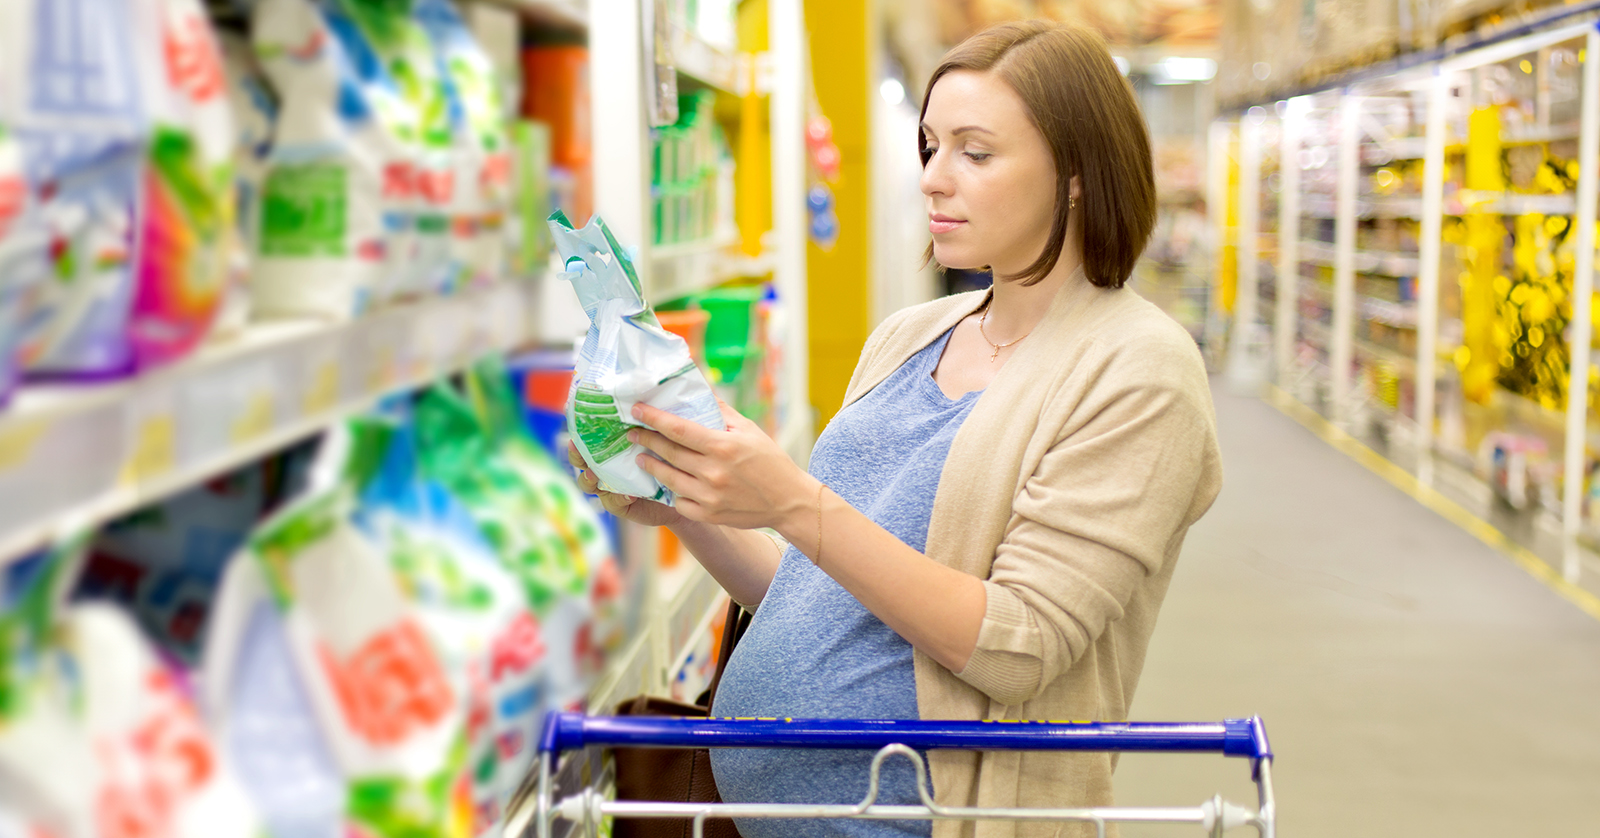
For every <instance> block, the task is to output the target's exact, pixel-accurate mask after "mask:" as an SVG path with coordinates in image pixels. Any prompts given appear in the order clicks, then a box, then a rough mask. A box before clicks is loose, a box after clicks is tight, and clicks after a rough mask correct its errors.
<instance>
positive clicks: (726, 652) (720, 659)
mask: <svg viewBox="0 0 1600 838" xmlns="http://www.w3.org/2000/svg"><path fill="white" fill-rule="evenodd" d="M752 617H753V615H752V614H751V613H750V612H749V611H746V610H744V606H742V605H740V604H739V603H737V602H734V600H733V597H729V598H728V614H727V616H726V617H724V618H723V623H722V648H721V649H719V650H718V651H717V671H716V672H715V673H714V674H713V675H712V676H711V686H710V687H708V688H706V700H705V702H704V703H705V706H706V709H708V710H709V709H710V708H711V701H712V699H715V698H716V697H717V685H718V684H721V683H722V673H723V671H725V670H726V669H727V668H728V659H729V658H731V657H733V647H735V646H737V645H739V638H741V637H744V633H745V631H746V630H747V629H749V628H750V620H751V618H752Z"/></svg>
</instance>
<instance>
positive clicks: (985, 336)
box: [978, 306, 1033, 364]
mask: <svg viewBox="0 0 1600 838" xmlns="http://www.w3.org/2000/svg"><path fill="white" fill-rule="evenodd" d="M988 319H989V307H988V306H984V307H983V316H982V317H980V318H978V334H980V335H982V336H983V342H984V343H987V344H989V345H990V346H992V347H994V354H993V355H990V356H989V363H991V364H992V363H994V362H995V361H996V360H998V359H999V358H1000V350H1002V349H1005V348H1006V347H1008V346H1014V345H1016V344H1017V343H1019V342H1020V341H1021V340H1022V339H1023V338H1026V337H1027V336H1028V335H1031V334H1033V330H1032V329H1029V330H1028V334H1027V335H1023V336H1022V337H1020V338H1017V339H1016V340H1014V341H1011V342H1010V343H995V342H994V341H992V340H989V335H988V333H987V332H985V331H984V330H983V324H984V321H986V320H988Z"/></svg>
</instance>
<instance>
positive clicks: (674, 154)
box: [650, 91, 733, 245]
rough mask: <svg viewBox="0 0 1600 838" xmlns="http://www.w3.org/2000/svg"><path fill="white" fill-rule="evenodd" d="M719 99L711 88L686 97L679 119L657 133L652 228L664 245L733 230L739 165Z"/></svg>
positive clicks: (653, 134)
mask: <svg viewBox="0 0 1600 838" xmlns="http://www.w3.org/2000/svg"><path fill="white" fill-rule="evenodd" d="M714 101H715V94H713V93H711V92H709V91H697V92H695V93H690V94H687V95H684V96H681V97H679V102H680V104H679V109H678V111H679V114H680V116H679V118H678V122H677V123H676V124H673V125H668V126H666V127H664V128H657V129H654V130H653V131H651V165H650V203H651V231H652V235H653V238H654V242H655V243H656V244H658V245H659V244H677V243H680V242H697V241H705V240H707V239H711V238H714V237H718V236H719V235H721V234H723V233H731V232H732V224H733V207H732V203H733V201H732V185H733V164H732V160H731V157H730V152H729V150H728V141H727V138H726V137H725V136H724V134H723V132H722V128H721V126H719V125H717V121H716V118H715V116H714V114H713V108H712V106H713V103H714Z"/></svg>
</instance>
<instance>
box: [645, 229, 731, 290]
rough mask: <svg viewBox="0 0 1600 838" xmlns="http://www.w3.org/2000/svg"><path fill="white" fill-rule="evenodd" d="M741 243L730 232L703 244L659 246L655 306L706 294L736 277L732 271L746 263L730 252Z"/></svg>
mask: <svg viewBox="0 0 1600 838" xmlns="http://www.w3.org/2000/svg"><path fill="white" fill-rule="evenodd" d="M738 242H739V237H738V234H737V233H734V232H730V233H726V234H724V235H720V236H717V237H715V238H710V239H705V240H703V241H694V242H680V243H676V244H663V245H657V246H655V247H652V248H651V249H650V263H651V268H652V270H651V279H650V282H651V285H652V288H651V293H650V301H651V302H652V303H655V304H660V303H663V302H666V301H667V300H671V299H674V298H676V297H682V296H683V295H685V294H693V293H694V292H696V291H704V290H705V289H707V288H710V287H711V286H713V285H716V284H717V283H719V282H722V281H723V280H725V279H727V278H729V277H730V276H734V275H736V274H735V273H732V272H730V267H731V266H734V265H739V264H742V263H743V259H742V257H736V256H734V255H733V254H730V253H729V252H728V251H729V250H730V249H731V248H732V247H733V246H734V245H736V244H738Z"/></svg>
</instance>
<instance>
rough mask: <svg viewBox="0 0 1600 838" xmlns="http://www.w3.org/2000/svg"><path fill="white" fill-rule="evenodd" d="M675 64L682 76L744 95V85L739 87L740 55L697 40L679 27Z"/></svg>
mask: <svg viewBox="0 0 1600 838" xmlns="http://www.w3.org/2000/svg"><path fill="white" fill-rule="evenodd" d="M672 60H673V61H674V62H675V63H676V65H677V68H678V73H679V74H681V75H685V76H688V77H689V78H690V79H693V80H694V81H696V82H699V83H700V84H702V85H705V86H707V87H714V88H716V89H718V90H721V91H722V92H724V93H729V94H732V95H734V96H738V95H741V88H742V87H743V85H741V84H740V83H739V56H738V55H737V54H735V53H733V52H730V51H728V50H725V49H722V48H720V47H716V46H712V45H711V44H709V43H706V42H705V41H703V40H701V39H700V38H698V37H696V36H695V35H694V33H692V32H686V31H684V30H683V29H682V28H676V27H675V28H674V31H673V37H672Z"/></svg>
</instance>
